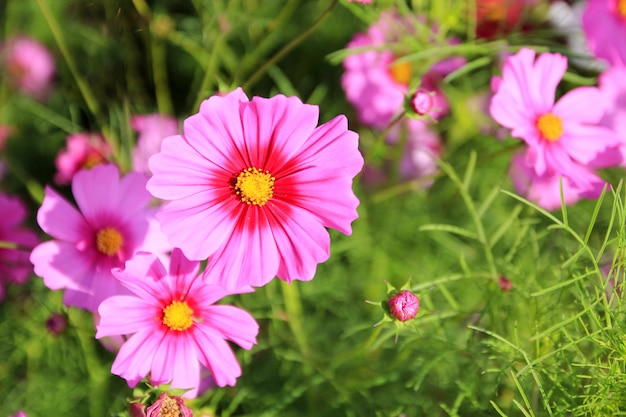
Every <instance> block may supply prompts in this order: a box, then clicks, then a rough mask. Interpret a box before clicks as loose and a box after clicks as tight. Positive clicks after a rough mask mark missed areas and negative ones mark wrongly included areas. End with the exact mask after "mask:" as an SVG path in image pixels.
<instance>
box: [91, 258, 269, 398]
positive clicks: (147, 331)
mask: <svg viewBox="0 0 626 417" xmlns="http://www.w3.org/2000/svg"><path fill="white" fill-rule="evenodd" d="M198 268H199V263H198V262H191V261H189V260H187V259H186V258H185V257H184V255H183V254H182V252H181V251H180V250H179V249H174V251H173V252H172V257H171V261H170V266H169V271H167V270H166V269H165V267H164V266H163V264H162V263H161V261H160V260H159V259H158V258H157V257H156V256H155V255H152V254H149V253H139V254H137V255H135V257H134V258H133V259H131V260H130V261H128V262H126V268H125V269H124V270H121V269H114V270H113V274H114V275H115V277H116V278H117V279H118V280H119V281H120V282H121V283H122V284H123V285H124V286H125V287H127V288H128V290H129V291H130V292H131V294H130V295H119V296H115V297H111V298H109V299H107V300H104V301H103V302H102V304H101V305H100V308H99V309H98V312H99V314H100V323H99V324H98V326H97V329H98V331H97V333H96V337H97V338H101V337H107V336H116V335H130V338H129V339H128V340H127V341H126V343H124V345H123V346H122V347H121V349H120V351H119V353H118V355H117V357H116V358H115V361H114V362H113V367H112V369H111V372H112V373H114V374H116V375H119V376H121V377H122V378H124V379H126V380H127V381H128V383H129V385H130V386H131V387H133V386H135V385H136V384H137V382H139V381H140V380H141V379H142V378H144V377H146V376H147V375H148V374H150V380H151V381H152V383H154V384H164V383H171V387H172V388H183V389H187V388H189V389H191V391H188V392H187V393H186V394H185V396H187V397H195V396H196V394H197V390H198V386H199V384H200V371H201V367H200V365H202V366H203V367H205V368H207V369H208V370H209V371H210V372H211V374H212V375H213V378H214V379H215V382H216V384H217V385H219V386H221V387H223V386H225V385H235V383H236V380H237V377H239V376H240V375H241V368H240V366H239V363H237V359H236V358H235V355H234V354H233V351H232V350H231V348H230V347H229V346H228V343H227V342H226V340H230V341H232V342H235V343H236V344H238V345H239V346H241V347H243V348H244V349H250V348H251V347H252V345H254V344H255V343H256V336H257V333H258V329H259V326H258V325H257V323H256V321H255V320H254V318H253V317H252V316H251V315H250V314H249V313H247V312H245V311H243V310H241V309H239V308H236V307H232V306H228V305H212V304H213V303H215V302H216V301H218V300H219V299H221V298H223V297H224V296H226V295H229V294H233V292H229V291H227V290H225V289H224V288H222V287H220V286H218V285H213V284H206V283H204V282H203V281H202V279H200V278H199V277H198ZM250 290H251V289H250V288H249V287H247V288H243V287H242V288H240V289H239V290H238V291H237V293H241V292H248V291H250Z"/></svg>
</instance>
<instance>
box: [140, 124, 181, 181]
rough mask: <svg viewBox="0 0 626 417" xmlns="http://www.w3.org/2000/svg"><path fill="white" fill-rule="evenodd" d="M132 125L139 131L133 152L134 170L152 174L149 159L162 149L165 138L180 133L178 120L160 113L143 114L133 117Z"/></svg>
mask: <svg viewBox="0 0 626 417" xmlns="http://www.w3.org/2000/svg"><path fill="white" fill-rule="evenodd" d="M130 125H131V127H132V128H133V129H134V130H135V131H137V132H138V133H139V137H138V138H137V145H136V146H135V149H133V152H132V162H133V170H135V171H140V172H145V173H146V174H150V170H149V169H148V159H149V158H150V157H151V156H152V155H154V154H156V153H157V152H159V151H160V150H161V142H162V141H163V139H165V138H166V137H168V136H173V135H177V134H178V133H179V131H178V120H176V119H175V118H173V117H171V116H164V115H161V114H159V113H152V114H142V115H137V116H133V117H131V119H130Z"/></svg>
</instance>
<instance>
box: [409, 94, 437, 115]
mask: <svg viewBox="0 0 626 417" xmlns="http://www.w3.org/2000/svg"><path fill="white" fill-rule="evenodd" d="M410 104H411V109H413V111H414V112H415V114H418V115H420V116H424V115H425V114H428V112H430V110H431V109H432V108H433V106H434V104H435V100H434V99H433V93H432V92H431V91H428V90H426V89H424V88H421V87H420V88H418V89H417V90H415V92H414V93H413V95H412V96H411V100H410Z"/></svg>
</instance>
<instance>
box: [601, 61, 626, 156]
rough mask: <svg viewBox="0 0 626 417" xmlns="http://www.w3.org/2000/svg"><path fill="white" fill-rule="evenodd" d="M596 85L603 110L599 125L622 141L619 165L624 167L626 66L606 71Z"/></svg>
mask: <svg viewBox="0 0 626 417" xmlns="http://www.w3.org/2000/svg"><path fill="white" fill-rule="evenodd" d="M598 84H599V85H598V88H599V89H600V92H601V93H602V100H603V103H604V108H605V113H604V117H602V120H601V121H600V124H601V125H602V126H606V127H608V128H610V129H613V130H614V131H615V132H617V134H618V135H619V136H620V138H621V139H622V144H621V146H620V153H621V155H622V164H621V165H622V166H626V66H621V65H618V66H614V67H611V68H609V69H607V70H606V71H604V72H603V73H602V74H600V77H599V79H598Z"/></svg>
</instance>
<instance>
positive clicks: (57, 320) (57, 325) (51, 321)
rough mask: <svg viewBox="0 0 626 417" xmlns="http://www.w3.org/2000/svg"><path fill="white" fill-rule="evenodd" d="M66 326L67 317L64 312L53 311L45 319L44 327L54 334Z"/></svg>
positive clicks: (63, 329)
mask: <svg viewBox="0 0 626 417" xmlns="http://www.w3.org/2000/svg"><path fill="white" fill-rule="evenodd" d="M66 328H67V318H66V317H65V315H64V314H61V313H54V314H52V315H51V316H50V317H48V320H46V329H48V331H49V332H50V333H51V334H52V335H54V336H58V335H60V334H61V333H63V332H64V331H65V329H66Z"/></svg>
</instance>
